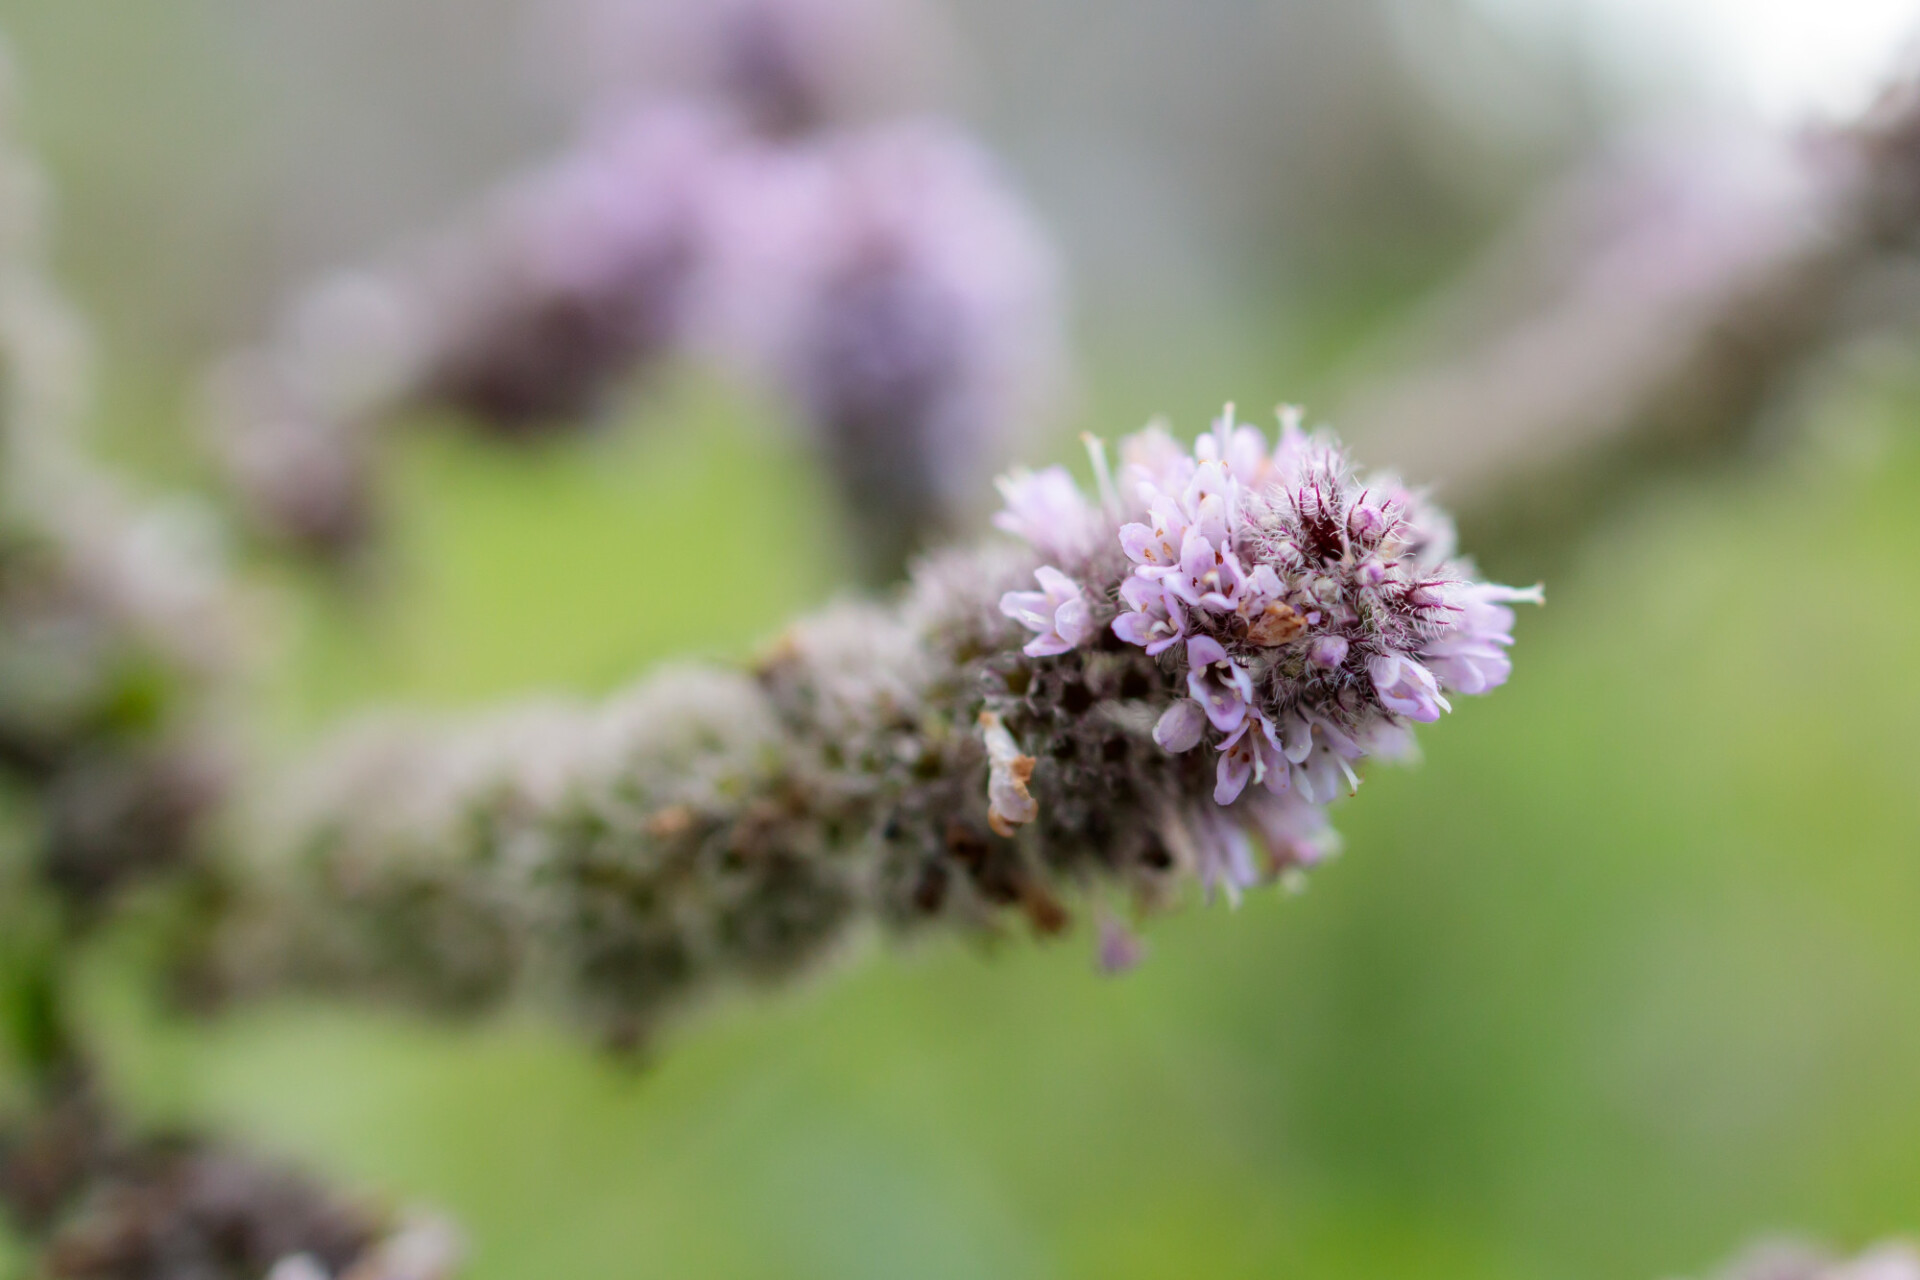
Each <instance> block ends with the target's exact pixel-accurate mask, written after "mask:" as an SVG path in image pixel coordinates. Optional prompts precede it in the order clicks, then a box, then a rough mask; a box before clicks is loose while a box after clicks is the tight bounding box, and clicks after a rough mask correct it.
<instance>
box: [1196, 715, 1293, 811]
mask: <svg viewBox="0 0 1920 1280" xmlns="http://www.w3.org/2000/svg"><path fill="white" fill-rule="evenodd" d="M1292 772H1293V771H1292V769H1291V768H1290V766H1289V765H1288V762H1287V758H1286V756H1285V755H1284V754H1282V752H1281V750H1280V740H1279V736H1278V735H1277V734H1276V733H1275V732H1274V728H1273V722H1272V721H1270V720H1268V719H1267V718H1266V717H1265V716H1263V715H1252V716H1248V717H1247V718H1246V719H1245V720H1243V721H1241V723H1240V727H1239V728H1238V729H1235V730H1234V731H1233V733H1232V734H1230V735H1229V736H1228V737H1227V739H1226V740H1225V741H1224V742H1222V743H1221V744H1220V763H1219V765H1218V767H1217V769H1216V771H1215V783H1214V788H1213V799H1214V803H1216V804H1223V805H1227V804H1232V803H1233V802H1234V801H1235V800H1238V799H1239V798H1240V793H1241V792H1242V791H1245V790H1246V789H1247V783H1249V782H1258V783H1260V784H1261V785H1262V786H1264V787H1266V789H1267V790H1268V791H1271V792H1272V793H1273V794H1275V795H1284V794H1285V793H1286V792H1287V791H1288V790H1289V789H1290V788H1291V787H1292Z"/></svg>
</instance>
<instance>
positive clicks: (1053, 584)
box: [1000, 565, 1093, 658]
mask: <svg viewBox="0 0 1920 1280" xmlns="http://www.w3.org/2000/svg"><path fill="white" fill-rule="evenodd" d="M1033 576H1034V577H1035V578H1036V579H1038V580H1039V583H1040V587H1041V589H1040V590H1039V591H1009V592H1007V593H1006V594H1005V595H1003V596H1001V597H1000V612H1001V613H1004V614H1006V615H1007V616H1008V617H1009V618H1012V619H1013V620H1014V621H1015V622H1018V623H1019V624H1020V625H1021V626H1023V627H1025V628H1026V629H1027V630H1029V631H1035V632H1038V633H1039V638H1038V639H1035V640H1032V641H1029V642H1028V644H1027V647H1026V654H1027V656H1028V657H1029V658H1045V657H1050V656H1052V655H1054V654H1059V653H1067V652H1069V651H1070V650H1073V649H1077V648H1079V647H1080V645H1082V644H1083V643H1085V642H1086V640H1087V638H1088V637H1089V636H1091V635H1092V634H1093V610H1092V608H1091V607H1090V606H1089V605H1088V604H1087V597H1086V594H1085V593H1084V592H1083V591H1081V590H1080V584H1079V583H1077V582H1075V581H1074V580H1073V579H1072V578H1069V577H1068V576H1067V575H1066V574H1064V573H1062V572H1060V571H1059V570H1058V569H1056V568H1054V567H1053V566H1052V565H1042V566H1040V567H1039V568H1038V569H1035V570H1034V571H1033Z"/></svg>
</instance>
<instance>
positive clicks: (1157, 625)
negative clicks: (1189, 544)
mask: <svg viewBox="0 0 1920 1280" xmlns="http://www.w3.org/2000/svg"><path fill="white" fill-rule="evenodd" d="M1120 598H1121V599H1122V600H1124V601H1126V602H1127V603H1128V604H1129V605H1131V606H1132V607H1133V612H1131V613H1123V614H1121V615H1120V616H1119V617H1117V618H1115V619H1114V620H1113V634H1115V635H1117V636H1119V637H1120V638H1121V639H1122V640H1125V641H1126V642H1127V643H1128V644H1137V645H1139V646H1140V647H1141V648H1143V649H1145V650H1146V651H1147V655H1148V656H1149V657H1155V658H1157V657H1159V656H1160V655H1161V654H1163V653H1165V652H1166V651H1167V650H1168V649H1171V648H1172V647H1173V646H1174V645H1175V644H1176V643H1178V642H1179V641H1180V640H1181V639H1182V638H1183V637H1184V636H1185V635H1186V634H1187V615H1186V611H1185V610H1184V609H1182V608H1181V607H1180V601H1179V600H1178V599H1176V598H1175V597H1174V595H1173V593H1172V592H1170V591H1168V590H1167V588H1166V586H1165V585H1164V584H1163V583H1162V582H1161V581H1160V580H1158V579H1155V578H1128V579H1127V580H1126V581H1125V582H1123V583H1121V584H1120Z"/></svg>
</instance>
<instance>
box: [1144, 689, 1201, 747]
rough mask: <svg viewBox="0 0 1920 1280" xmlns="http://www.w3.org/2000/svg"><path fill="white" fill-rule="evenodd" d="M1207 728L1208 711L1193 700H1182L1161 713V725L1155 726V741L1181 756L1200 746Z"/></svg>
mask: <svg viewBox="0 0 1920 1280" xmlns="http://www.w3.org/2000/svg"><path fill="white" fill-rule="evenodd" d="M1206 728H1207V712H1206V709H1205V708H1204V707H1202V706H1201V705H1200V704H1199V703H1197V702H1195V701H1194V700H1193V699H1192V698H1182V699H1180V701H1178V702H1176V703H1174V704H1173V705H1172V706H1170V707H1168V708H1167V709H1166V710H1165V711H1164V712H1162V713H1161V715H1160V721H1159V723H1158V724H1155V725H1154V726H1153V740H1154V741H1155V742H1157V743H1159V744H1160V745H1161V747H1163V748H1164V749H1165V750H1167V751H1170V752H1172V753H1173V754H1174V755H1180V754H1182V753H1184V752H1188V751H1191V750H1193V749H1194V748H1195V747H1197V746H1199V745H1200V736H1201V735H1202V734H1203V733H1205V732H1206Z"/></svg>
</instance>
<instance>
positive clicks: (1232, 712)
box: [1187, 636, 1253, 733]
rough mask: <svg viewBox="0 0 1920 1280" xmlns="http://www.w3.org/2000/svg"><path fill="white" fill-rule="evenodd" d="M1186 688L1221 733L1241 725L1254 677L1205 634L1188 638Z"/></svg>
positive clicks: (1245, 713) (1228, 731)
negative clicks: (1204, 709)
mask: <svg viewBox="0 0 1920 1280" xmlns="http://www.w3.org/2000/svg"><path fill="white" fill-rule="evenodd" d="M1187 689H1188V691H1189V692H1190V693H1191V694H1192V695H1193V698H1194V701H1196V702H1198V703H1199V704H1200V705H1201V706H1203V707H1205V708H1206V711H1207V719H1209V720H1211V721H1212V722H1213V727H1214V728H1216V729H1218V730H1219V731H1220V732H1222V733H1232V732H1233V731H1234V730H1235V729H1238V728H1239V727H1240V724H1241V722H1242V721H1243V720H1245V719H1246V718H1247V704H1248V702H1250V701H1252V699H1253V680H1252V678H1251V677H1250V676H1249V675H1248V674H1247V670H1246V668H1245V667H1242V666H1240V665H1239V664H1238V663H1236V662H1234V661H1233V660H1232V659H1231V658H1229V657H1227V651H1226V650H1225V649H1223V648H1221V647H1220V642H1219V641H1217V640H1214V639H1212V638H1210V637H1208V636H1195V637H1192V638H1190V639H1189V640H1188V641H1187Z"/></svg>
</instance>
